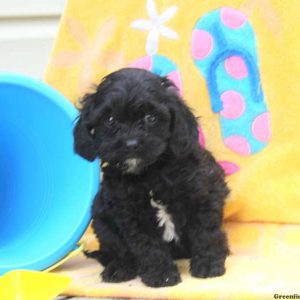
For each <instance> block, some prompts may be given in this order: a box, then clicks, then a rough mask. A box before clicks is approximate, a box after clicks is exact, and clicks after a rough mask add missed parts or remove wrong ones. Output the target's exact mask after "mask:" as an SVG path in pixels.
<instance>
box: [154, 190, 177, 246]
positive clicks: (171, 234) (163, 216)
mask: <svg viewBox="0 0 300 300" xmlns="http://www.w3.org/2000/svg"><path fill="white" fill-rule="evenodd" d="M150 196H151V200H150V204H151V206H152V207H153V208H156V209H157V213H156V218H157V221H158V226H159V227H164V232H163V240H164V241H166V242H171V241H173V240H175V242H178V241H179V237H178V235H177V233H176V231H175V225H174V223H173V220H172V216H171V214H169V213H168V212H167V208H166V206H164V205H162V204H159V201H155V200H154V199H153V193H152V191H151V192H150Z"/></svg>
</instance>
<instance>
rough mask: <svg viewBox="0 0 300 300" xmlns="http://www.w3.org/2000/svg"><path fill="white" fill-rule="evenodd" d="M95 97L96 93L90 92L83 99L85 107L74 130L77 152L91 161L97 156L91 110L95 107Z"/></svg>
mask: <svg viewBox="0 0 300 300" xmlns="http://www.w3.org/2000/svg"><path fill="white" fill-rule="evenodd" d="M94 97H95V94H88V95H86V96H85V97H84V98H83V100H82V101H81V102H82V104H83V107H82V109H81V110H80V116H79V119H78V120H77V123H76V125H75V128H74V131H73V134H74V149H75V152H76V153H78V154H79V155H80V156H82V157H83V158H85V159H87V160H89V161H93V160H94V159H95V158H96V156H97V149H96V144H95V141H94V138H93V128H92V125H91V120H90V118H91V111H92V110H93V109H94V107H95V104H94Z"/></svg>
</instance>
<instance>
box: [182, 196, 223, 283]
mask: <svg viewBox="0 0 300 300" xmlns="http://www.w3.org/2000/svg"><path fill="white" fill-rule="evenodd" d="M211 201H213V200H211ZM207 206H208V205H205V206H204V207H205V208H203V209H201V208H198V211H197V209H195V210H194V213H193V217H192V218H191V219H190V224H189V226H188V229H187V230H188V237H189V244H190V248H191V252H192V258H191V263H190V271H191V274H192V276H195V277H200V278H206V277H216V276H221V275H223V274H224V273H225V259H226V257H227V256H228V254H229V249H228V244H227V237H226V234H225V233H224V232H223V231H222V229H221V223H222V212H221V211H220V210H219V211H218V210H217V211H214V210H209V208H208V207H207Z"/></svg>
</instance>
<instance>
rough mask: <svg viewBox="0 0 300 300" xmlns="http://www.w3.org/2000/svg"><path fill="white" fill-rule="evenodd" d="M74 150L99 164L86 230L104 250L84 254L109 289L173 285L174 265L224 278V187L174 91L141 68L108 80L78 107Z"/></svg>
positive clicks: (197, 274)
mask: <svg viewBox="0 0 300 300" xmlns="http://www.w3.org/2000/svg"><path fill="white" fill-rule="evenodd" d="M82 104H83V107H82V109H81V113H80V118H79V120H78V122H77V124H76V127H75V129H74V135H75V151H76V152H77V153H78V154H80V155H81V156H83V157H84V158H86V159H88V160H90V161H92V160H94V159H95V158H96V157H97V156H99V157H100V158H101V161H102V172H103V179H102V184H101V189H100V191H99V192H98V194H97V196H96V197H95V200H94V204H93V208H92V217H93V228H94V231H95V233H96V235H97V238H98V239H99V240H100V243H101V247H100V248H101V249H100V250H99V251H96V252H94V253H92V254H90V256H92V257H95V258H97V259H98V260H99V261H100V262H101V264H103V266H104V267H105V269H104V271H103V272H102V278H103V280H104V281H107V282H120V281H125V280H130V279H133V278H135V277H136V276H137V275H139V276H140V277H141V279H142V281H143V282H144V283H145V284H147V285H149V286H153V287H161V286H170V285H175V284H176V283H178V282H180V275H179V273H178V270H177V267H176V265H175V264H174V262H173V259H179V258H191V261H190V271H191V274H192V275H193V276H195V277H200V278H205V277H214V276H220V275H222V274H224V272H225V268H224V262H225V259H226V256H227V255H228V246H227V239H226V235H225V233H224V232H223V231H222V230H221V224H222V217H223V206H224V199H225V198H226V196H227V194H228V188H227V186H226V183H225V181H224V174H223V171H222V170H221V168H220V167H219V165H218V164H217V163H216V161H215V159H214V158H213V157H212V155H211V154H210V153H209V152H208V151H206V150H205V149H203V148H201V147H200V145H199V143H198V131H197V121H196V118H195V117H194V116H193V114H192V113H191V111H190V110H189V109H188V107H187V106H186V105H185V104H184V102H183V101H182V99H181V98H180V96H179V95H178V93H177V90H176V88H175V86H174V85H173V84H172V83H171V82H170V81H169V80H168V79H166V78H161V77H159V76H157V75H154V74H152V73H150V72H148V71H145V70H140V69H129V68H127V69H122V70H120V71H117V72H114V73H112V74H110V75H108V76H107V77H106V78H105V79H104V80H103V81H102V82H101V83H100V85H99V86H98V88H97V90H96V92H95V93H93V94H89V95H86V96H85V98H84V99H83V101H82Z"/></svg>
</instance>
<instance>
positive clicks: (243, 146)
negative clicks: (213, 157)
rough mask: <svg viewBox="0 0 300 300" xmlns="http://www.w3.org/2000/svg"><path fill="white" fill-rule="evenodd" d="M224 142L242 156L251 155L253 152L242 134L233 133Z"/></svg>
mask: <svg viewBox="0 0 300 300" xmlns="http://www.w3.org/2000/svg"><path fill="white" fill-rule="evenodd" d="M224 143H225V145H226V146H227V147H228V148H229V149H230V150H232V151H233V152H236V153H238V154H240V155H241V156H249V155H250V154H251V149H250V145H249V143H248V141H247V139H245V138H244V137H242V136H240V135H231V136H229V137H227V138H226V139H225V140H224Z"/></svg>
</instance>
